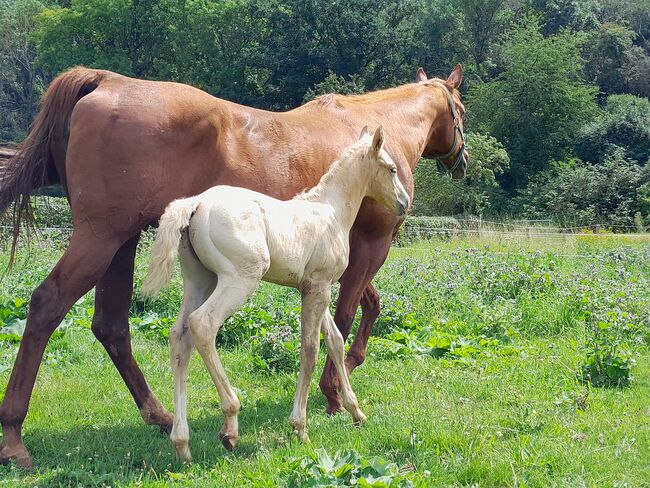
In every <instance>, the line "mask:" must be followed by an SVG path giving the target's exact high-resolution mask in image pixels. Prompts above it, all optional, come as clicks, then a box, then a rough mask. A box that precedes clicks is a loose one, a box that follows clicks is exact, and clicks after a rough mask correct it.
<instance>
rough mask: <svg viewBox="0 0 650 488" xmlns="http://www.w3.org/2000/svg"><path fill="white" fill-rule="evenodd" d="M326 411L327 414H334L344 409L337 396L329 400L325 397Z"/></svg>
mask: <svg viewBox="0 0 650 488" xmlns="http://www.w3.org/2000/svg"><path fill="white" fill-rule="evenodd" d="M325 411H326V412H327V415H329V416H330V417H331V416H334V415H336V414H337V413H341V412H344V411H345V408H343V404H342V403H341V402H340V400H339V399H338V398H337V399H335V400H331V399H330V398H328V399H327V408H326V409H325Z"/></svg>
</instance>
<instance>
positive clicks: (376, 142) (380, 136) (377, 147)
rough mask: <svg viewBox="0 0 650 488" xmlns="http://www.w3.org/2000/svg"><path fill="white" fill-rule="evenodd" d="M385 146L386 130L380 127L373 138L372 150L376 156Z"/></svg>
mask: <svg viewBox="0 0 650 488" xmlns="http://www.w3.org/2000/svg"><path fill="white" fill-rule="evenodd" d="M383 146H384V128H383V127H382V126H381V125H380V126H379V127H377V130H376V131H375V135H374V136H372V150H373V151H374V152H375V154H379V151H381V148H382V147H383Z"/></svg>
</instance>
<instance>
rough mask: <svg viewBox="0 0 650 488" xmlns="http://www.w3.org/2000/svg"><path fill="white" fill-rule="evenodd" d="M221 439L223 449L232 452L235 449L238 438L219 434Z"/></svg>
mask: <svg viewBox="0 0 650 488" xmlns="http://www.w3.org/2000/svg"><path fill="white" fill-rule="evenodd" d="M219 439H221V443H222V444H223V447H225V448H226V449H228V450H229V451H232V450H233V449H234V448H235V445H237V439H238V437H237V436H234V435H232V434H222V433H221V432H219Z"/></svg>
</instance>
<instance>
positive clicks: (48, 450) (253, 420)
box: [0, 392, 325, 486]
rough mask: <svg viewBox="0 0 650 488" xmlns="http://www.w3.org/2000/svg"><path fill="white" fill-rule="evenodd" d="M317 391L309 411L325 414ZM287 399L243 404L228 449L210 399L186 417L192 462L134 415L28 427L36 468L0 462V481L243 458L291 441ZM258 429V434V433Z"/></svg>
mask: <svg viewBox="0 0 650 488" xmlns="http://www.w3.org/2000/svg"><path fill="white" fill-rule="evenodd" d="M318 396H319V395H316V394H314V395H312V397H313V399H312V400H311V401H310V402H309V403H310V405H309V411H310V412H311V413H312V414H313V413H315V412H316V411H318V412H319V413H323V414H324V409H325V402H324V401H323V400H322V399H320V398H317V397H318ZM292 402H293V395H292V392H287V393H286V395H283V396H282V397H280V398H277V399H272V400H266V399H264V398H261V399H258V400H257V401H256V402H255V404H253V405H248V406H245V407H244V408H242V411H241V412H240V415H239V431H240V436H241V437H240V441H239V444H238V445H237V447H236V448H235V450H234V451H232V452H228V451H227V450H225V449H224V448H223V446H222V445H221V442H220V441H219V429H220V428H221V424H222V421H223V416H222V414H221V410H220V409H219V407H218V406H215V405H214V404H212V403H211V404H210V405H211V407H210V408H206V409H204V410H202V411H201V412H200V413H199V414H198V416H195V417H190V418H189V423H190V429H191V433H190V447H191V448H192V454H193V456H194V467H187V466H184V465H183V464H182V463H181V462H179V461H177V460H176V458H175V451H174V448H173V446H172V444H171V442H170V440H169V436H168V435H167V434H164V433H161V432H160V431H159V429H158V427H155V426H149V425H144V424H143V423H141V422H139V421H138V420H135V419H134V420H133V421H132V422H131V420H130V419H129V420H128V421H126V420H125V421H122V420H119V422H118V424H117V425H113V426H111V425H108V424H102V425H91V424H85V425H84V422H83V420H81V421H80V422H78V423H77V425H75V426H74V427H72V428H70V429H66V430H51V429H46V428H36V429H30V430H29V431H28V433H27V436H26V437H25V442H26V445H27V448H28V449H30V452H31V453H32V455H33V456H34V460H35V465H36V471H35V472H24V471H21V470H18V469H16V468H15V467H6V466H0V482H2V481H3V478H5V479H6V477H7V476H9V477H11V478H13V479H16V481H18V482H19V483H21V484H22V483H24V484H27V485H29V486H31V484H32V483H34V482H35V483H36V484H38V485H45V486H106V485H115V484H116V483H120V484H122V483H129V482H136V481H139V480H140V481H141V480H143V479H149V480H156V479H157V480H161V481H162V480H165V479H168V478H167V476H166V472H167V471H169V472H181V473H182V472H185V471H188V470H194V469H195V468H197V467H199V469H200V467H204V468H210V467H212V466H214V465H215V464H218V463H219V462H220V461H221V460H223V459H225V458H231V459H234V460H238V459H239V460H241V462H246V459H248V458H251V457H254V456H255V455H256V454H257V453H259V452H260V450H262V449H263V450H266V451H268V449H269V447H271V448H276V447H282V446H287V447H288V446H289V443H290V442H294V441H295V440H294V439H290V433H291V429H290V426H289V422H288V418H289V414H290V412H291V407H292ZM260 431H262V432H263V434H262V436H263V438H258V434H259V432H260ZM261 446H263V447H262V448H261ZM197 465H198V466H197ZM36 480H37V481H36ZM170 481H171V480H170Z"/></svg>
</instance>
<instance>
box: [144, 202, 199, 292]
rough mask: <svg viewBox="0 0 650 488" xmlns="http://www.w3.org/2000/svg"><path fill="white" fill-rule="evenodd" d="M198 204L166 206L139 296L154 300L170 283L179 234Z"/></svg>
mask: <svg viewBox="0 0 650 488" xmlns="http://www.w3.org/2000/svg"><path fill="white" fill-rule="evenodd" d="M199 203H200V202H199V200H198V198H194V197H191V198H183V199H181V200H175V201H173V202H172V203H170V204H169V205H167V208H166V209H165V213H163V215H162V217H160V223H159V225H158V231H157V232H156V239H155V240H154V242H153V245H152V246H151V260H150V262H149V270H148V271H147V277H146V278H145V279H144V282H143V283H142V289H141V292H142V296H145V297H147V296H155V295H156V294H157V293H158V292H159V291H160V290H162V288H163V287H164V286H165V285H166V284H167V283H168V282H169V279H170V277H171V274H172V267H173V266H174V260H175V259H176V256H177V255H178V245H179V243H180V240H181V232H182V231H183V229H185V228H186V227H187V226H188V225H189V224H190V219H191V218H192V214H193V213H194V211H195V210H196V207H198V206H199Z"/></svg>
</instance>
